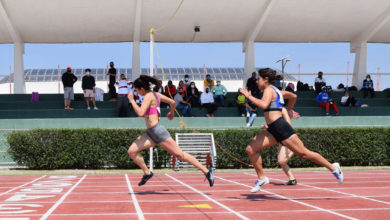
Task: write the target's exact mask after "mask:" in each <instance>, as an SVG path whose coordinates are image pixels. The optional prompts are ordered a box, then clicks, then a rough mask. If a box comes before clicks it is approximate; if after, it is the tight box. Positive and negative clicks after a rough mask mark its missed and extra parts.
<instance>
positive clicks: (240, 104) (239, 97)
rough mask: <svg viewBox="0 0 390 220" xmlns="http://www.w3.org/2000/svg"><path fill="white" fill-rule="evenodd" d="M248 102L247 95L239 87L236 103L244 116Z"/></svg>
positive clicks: (239, 111)
mask: <svg viewBox="0 0 390 220" xmlns="http://www.w3.org/2000/svg"><path fill="white" fill-rule="evenodd" d="M246 102H247V101H246V98H245V96H244V95H243V94H242V93H241V92H240V89H238V93H237V95H236V105H237V108H238V113H239V115H241V116H242V117H245V112H246V111H245V109H246Z"/></svg>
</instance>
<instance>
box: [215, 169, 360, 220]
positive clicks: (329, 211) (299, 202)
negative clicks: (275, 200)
mask: <svg viewBox="0 0 390 220" xmlns="http://www.w3.org/2000/svg"><path fill="white" fill-rule="evenodd" d="M216 178H218V179H221V180H225V181H228V182H231V183H236V184H238V185H241V186H245V187H248V188H252V187H251V186H249V185H246V184H243V183H239V182H236V181H233V180H227V179H224V178H222V177H218V176H216ZM261 191H263V192H266V193H269V194H272V195H274V196H277V197H279V198H282V199H285V200H288V201H291V202H295V203H298V204H301V205H304V206H308V207H311V208H314V209H318V210H321V211H324V212H328V213H331V214H334V215H337V216H340V217H343V218H346V219H353V220H357V219H356V218H353V217H350V216H347V215H343V214H340V213H337V212H333V211H331V210H327V209H323V208H320V207H318V206H314V205H310V204H308V203H305V202H301V201H297V200H294V199H291V198H288V197H285V196H282V195H279V194H277V193H273V192H270V191H268V190H263V189H262V190H261Z"/></svg>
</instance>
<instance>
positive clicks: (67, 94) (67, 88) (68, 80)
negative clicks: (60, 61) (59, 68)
mask: <svg viewBox="0 0 390 220" xmlns="http://www.w3.org/2000/svg"><path fill="white" fill-rule="evenodd" d="M76 81H77V77H76V76H75V75H74V74H73V73H72V67H70V66H68V67H67V68H66V72H65V73H64V74H62V84H63V85H64V103H65V108H64V109H65V110H73V108H71V107H70V102H71V100H73V99H74V92H73V84H74V83H75V82H76Z"/></svg>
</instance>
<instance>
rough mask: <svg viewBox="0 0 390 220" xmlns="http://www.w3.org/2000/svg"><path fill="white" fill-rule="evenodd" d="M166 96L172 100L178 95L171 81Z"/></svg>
mask: <svg viewBox="0 0 390 220" xmlns="http://www.w3.org/2000/svg"><path fill="white" fill-rule="evenodd" d="M165 95H166V96H167V97H170V98H172V99H173V97H175V95H176V86H175V85H173V84H172V80H169V81H168V85H166V86H165Z"/></svg>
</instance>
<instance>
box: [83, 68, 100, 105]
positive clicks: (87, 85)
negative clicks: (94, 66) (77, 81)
mask: <svg viewBox="0 0 390 220" xmlns="http://www.w3.org/2000/svg"><path fill="white" fill-rule="evenodd" d="M85 73H86V75H85V76H83V79H82V83H81V88H82V89H83V91H84V98H85V102H86V103H87V109H88V110H90V109H91V107H89V99H90V98H91V99H92V104H93V109H95V110H98V108H97V107H96V100H95V86H96V84H95V78H94V77H93V76H91V69H86V70H85Z"/></svg>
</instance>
